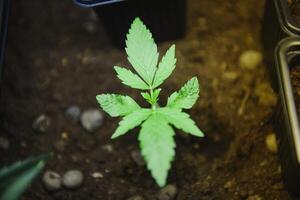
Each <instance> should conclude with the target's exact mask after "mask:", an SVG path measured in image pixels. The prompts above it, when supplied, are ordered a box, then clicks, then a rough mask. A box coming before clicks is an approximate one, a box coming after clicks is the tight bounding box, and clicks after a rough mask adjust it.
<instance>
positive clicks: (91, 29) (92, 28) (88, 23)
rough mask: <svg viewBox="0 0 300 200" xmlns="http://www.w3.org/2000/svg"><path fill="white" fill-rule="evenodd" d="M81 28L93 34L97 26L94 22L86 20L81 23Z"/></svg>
mask: <svg viewBox="0 0 300 200" xmlns="http://www.w3.org/2000/svg"><path fill="white" fill-rule="evenodd" d="M83 28H84V29H85V30H86V32H88V33H91V34H93V33H95V32H97V28H98V27H97V24H96V23H95V22H92V21H86V22H84V23H83Z"/></svg>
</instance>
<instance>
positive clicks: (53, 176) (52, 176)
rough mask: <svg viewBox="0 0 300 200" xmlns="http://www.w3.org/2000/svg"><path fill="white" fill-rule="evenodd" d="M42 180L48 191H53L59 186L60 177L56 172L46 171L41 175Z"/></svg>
mask: <svg viewBox="0 0 300 200" xmlns="http://www.w3.org/2000/svg"><path fill="white" fill-rule="evenodd" d="M42 181H43V183H44V186H45V188H46V189H47V190H48V191H55V190H59V189H60V188H61V177H60V175H59V174H58V173H57V172H54V171H50V170H49V171H46V172H45V173H44V175H43V178H42Z"/></svg>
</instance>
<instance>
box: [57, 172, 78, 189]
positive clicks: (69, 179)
mask: <svg viewBox="0 0 300 200" xmlns="http://www.w3.org/2000/svg"><path fill="white" fill-rule="evenodd" d="M62 183H63V185H64V186H65V187H66V188H68V189H75V188H78V187H80V186H81V185H82V183H83V174H82V172H81V171H79V170H69V171H67V172H66V173H65V174H64V175H63V178H62Z"/></svg>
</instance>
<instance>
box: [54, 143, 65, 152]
mask: <svg viewBox="0 0 300 200" xmlns="http://www.w3.org/2000/svg"><path fill="white" fill-rule="evenodd" d="M65 147H66V143H65V142H64V141H63V140H58V141H57V142H56V143H54V148H55V149H56V150H57V151H58V152H63V151H64V150H65Z"/></svg>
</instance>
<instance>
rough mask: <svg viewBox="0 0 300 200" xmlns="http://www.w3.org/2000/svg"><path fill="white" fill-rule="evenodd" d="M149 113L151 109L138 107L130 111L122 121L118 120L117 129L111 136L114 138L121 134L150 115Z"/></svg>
mask: <svg viewBox="0 0 300 200" xmlns="http://www.w3.org/2000/svg"><path fill="white" fill-rule="evenodd" d="M151 113H152V110H151V109H140V110H136V111H134V112H132V113H130V114H129V115H126V116H125V117H124V118H123V119H122V121H120V123H119V126H118V128H117V130H116V131H115V132H114V134H113V135H112V136H111V138H112V139H115V138H117V137H119V136H121V135H124V134H125V133H127V132H128V131H129V130H131V129H133V128H135V127H137V126H139V125H140V124H141V123H142V122H143V121H145V120H146V119H147V118H148V117H149V116H150V115H151Z"/></svg>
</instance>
